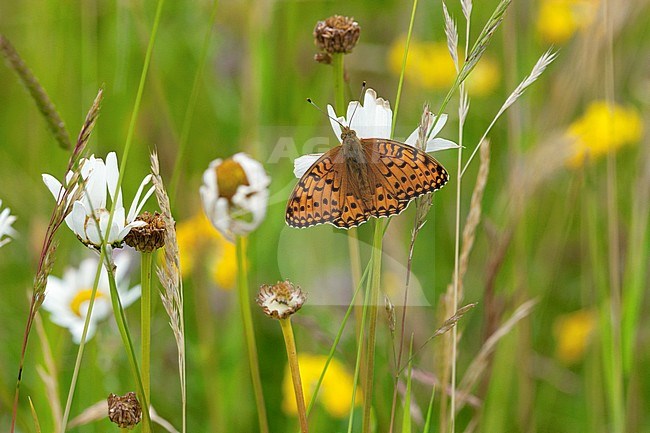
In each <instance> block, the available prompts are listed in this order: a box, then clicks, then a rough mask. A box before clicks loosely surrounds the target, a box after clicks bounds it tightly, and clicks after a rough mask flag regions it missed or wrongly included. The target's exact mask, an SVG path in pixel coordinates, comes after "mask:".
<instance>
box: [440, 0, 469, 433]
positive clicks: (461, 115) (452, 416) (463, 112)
mask: <svg viewBox="0 0 650 433" xmlns="http://www.w3.org/2000/svg"><path fill="white" fill-rule="evenodd" d="M467 3H468V4H469V7H463V13H464V15H465V53H467V52H469V36H470V30H471V11H472V6H471V5H472V3H471V1H469V2H467ZM443 9H444V12H445V22H446V23H448V24H447V25H446V26H445V29H447V28H449V30H447V31H445V33H446V34H447V40H448V43H449V45H450V50H451V52H452V59H453V60H454V64H455V67H456V72H457V74H458V75H460V65H459V64H458V60H457V59H458V56H457V55H456V56H455V57H454V55H453V52H454V51H456V52H457V49H456V50H452V49H453V48H454V47H453V41H454V35H453V30H455V28H456V27H455V25H454V26H452V25H451V23H452V21H451V17H450V16H449V14H448V13H447V8H446V6H445V5H444V3H443ZM455 40H458V36H457V35H456V36H455ZM459 98H460V103H459V104H458V159H457V171H456V212H455V220H456V221H455V224H454V288H453V293H454V294H453V297H452V311H456V310H457V309H458V302H459V284H460V282H459V280H460V271H459V269H460V265H459V264H460V208H461V191H462V175H461V172H462V166H463V144H464V143H463V138H464V135H465V134H464V128H465V119H466V117H467V112H468V109H469V102H468V101H469V99H468V95H467V92H466V90H465V82H461V83H460V87H459ZM457 350H458V328H457V327H456V326H454V327H453V329H452V330H451V377H450V378H449V384H450V405H449V426H450V431H451V432H452V433H453V432H455V431H456V359H457V357H458V355H457V353H456V352H457ZM443 400H444V399H443ZM442 406H443V407H444V403H443V405H442ZM441 415H442V416H441V419H442V420H443V426H444V425H445V423H444V420H445V418H446V416H447V415H446V414H444V413H443V414H441ZM443 431H444V430H443Z"/></svg>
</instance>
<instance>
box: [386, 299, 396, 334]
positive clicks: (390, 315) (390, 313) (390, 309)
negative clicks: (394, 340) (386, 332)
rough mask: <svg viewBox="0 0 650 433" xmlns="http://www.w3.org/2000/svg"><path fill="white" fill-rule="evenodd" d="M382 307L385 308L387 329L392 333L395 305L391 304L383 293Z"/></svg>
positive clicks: (393, 329) (393, 330)
mask: <svg viewBox="0 0 650 433" xmlns="http://www.w3.org/2000/svg"><path fill="white" fill-rule="evenodd" d="M384 308H385V309H386V318H387V319H388V329H390V333H391V334H393V333H394V332H395V305H393V303H392V302H391V300H390V298H389V297H388V296H386V295H384Z"/></svg>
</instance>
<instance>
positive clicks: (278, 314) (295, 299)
mask: <svg viewBox="0 0 650 433" xmlns="http://www.w3.org/2000/svg"><path fill="white" fill-rule="evenodd" d="M305 299H306V297H305V294H304V293H303V292H302V290H300V287H299V286H294V285H293V284H292V283H291V282H290V281H289V280H286V281H282V282H278V283H277V284H275V285H273V286H269V285H266V284H264V285H262V286H261V287H260V292H259V293H258V294H257V304H258V305H259V306H260V307H262V310H263V311H264V314H266V315H267V316H269V317H273V318H275V319H286V318H287V317H289V316H291V315H292V314H293V313H295V312H296V311H298V310H300V308H301V307H302V304H304V303H305Z"/></svg>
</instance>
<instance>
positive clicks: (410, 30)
mask: <svg viewBox="0 0 650 433" xmlns="http://www.w3.org/2000/svg"><path fill="white" fill-rule="evenodd" d="M417 8H418V0H413V5H412V7H411V18H410V20H409V27H408V32H407V34H406V44H405V46H404V54H403V55H402V68H401V71H400V74H399V82H398V84H397V94H396V96H395V110H394V111H393V120H392V125H391V129H390V130H391V133H393V134H394V133H395V125H396V124H397V113H398V111H399V105H400V101H401V99H402V87H403V85H404V77H405V75H406V64H407V60H408V53H409V47H410V46H411V37H412V35H413V27H414V26H415V16H416V12H417ZM425 110H426V111H428V105H427V106H426V108H425ZM425 116H427V114H426V113H425ZM427 124H428V123H427ZM420 128H422V125H421V126H420ZM421 130H422V129H421ZM420 144H422V143H420ZM424 147H426V145H425V146H424ZM424 200H428V203H429V206H430V203H431V201H430V197H428V198H425V199H424ZM418 204H419V201H418ZM421 209H422V208H421V207H420V206H418V212H417V214H416V222H415V227H414V229H413V233H412V236H411V246H410V249H409V259H408V265H407V272H406V283H405V288H404V305H403V307H402V320H401V324H400V340H399V345H398V351H397V358H396V359H395V370H396V371H398V370H399V369H400V364H401V362H402V352H403V349H404V332H405V324H406V305H407V300H408V288H409V281H410V276H411V272H410V271H411V265H412V259H413V248H414V247H415V238H416V237H417V233H418V232H419V230H420V228H421V227H422V225H423V224H424V223H423V222H422V223H420V221H419V219H420V217H422V218H423V217H424V216H423V215H421V214H420V212H419V210H421ZM427 211H428V209H427ZM386 227H388V223H386ZM398 384H399V374H396V375H395V378H394V384H393V399H392V403H391V411H390V425H389V432H390V433H392V431H393V427H394V425H395V412H396V410H397V386H398Z"/></svg>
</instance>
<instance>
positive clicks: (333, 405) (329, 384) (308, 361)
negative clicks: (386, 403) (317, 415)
mask: <svg viewBox="0 0 650 433" xmlns="http://www.w3.org/2000/svg"><path fill="white" fill-rule="evenodd" d="M326 361H327V356H325V355H311V354H299V355H298V363H299V365H300V377H301V379H302V387H303V391H304V393H305V401H306V402H307V404H309V401H311V398H312V394H313V390H314V388H315V387H316V384H317V383H318V379H319V378H320V375H321V373H322V371H323V367H324V366H325V362H326ZM352 387H353V382H352V375H350V373H348V372H347V371H346V370H345V368H344V366H343V364H341V363H340V362H339V361H337V360H336V359H332V361H331V362H330V365H329V367H328V368H327V373H326V374H325V378H324V379H323V383H322V384H321V388H320V391H319V392H318V401H319V403H320V404H321V406H322V407H323V408H324V409H325V410H326V411H327V413H329V414H330V415H331V416H333V417H335V418H343V417H345V416H347V415H348V413H349V411H350V402H351V401H352V389H353V388H352ZM282 394H283V395H284V398H283V401H282V410H283V411H284V412H285V413H288V414H291V415H296V414H297V413H298V411H297V409H296V398H295V395H294V391H293V382H292V381H291V373H290V372H289V366H288V365H287V366H286V368H285V372H284V380H283V381H282ZM361 401H362V400H361V390H359V389H357V393H356V398H355V405H360V404H361Z"/></svg>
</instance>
